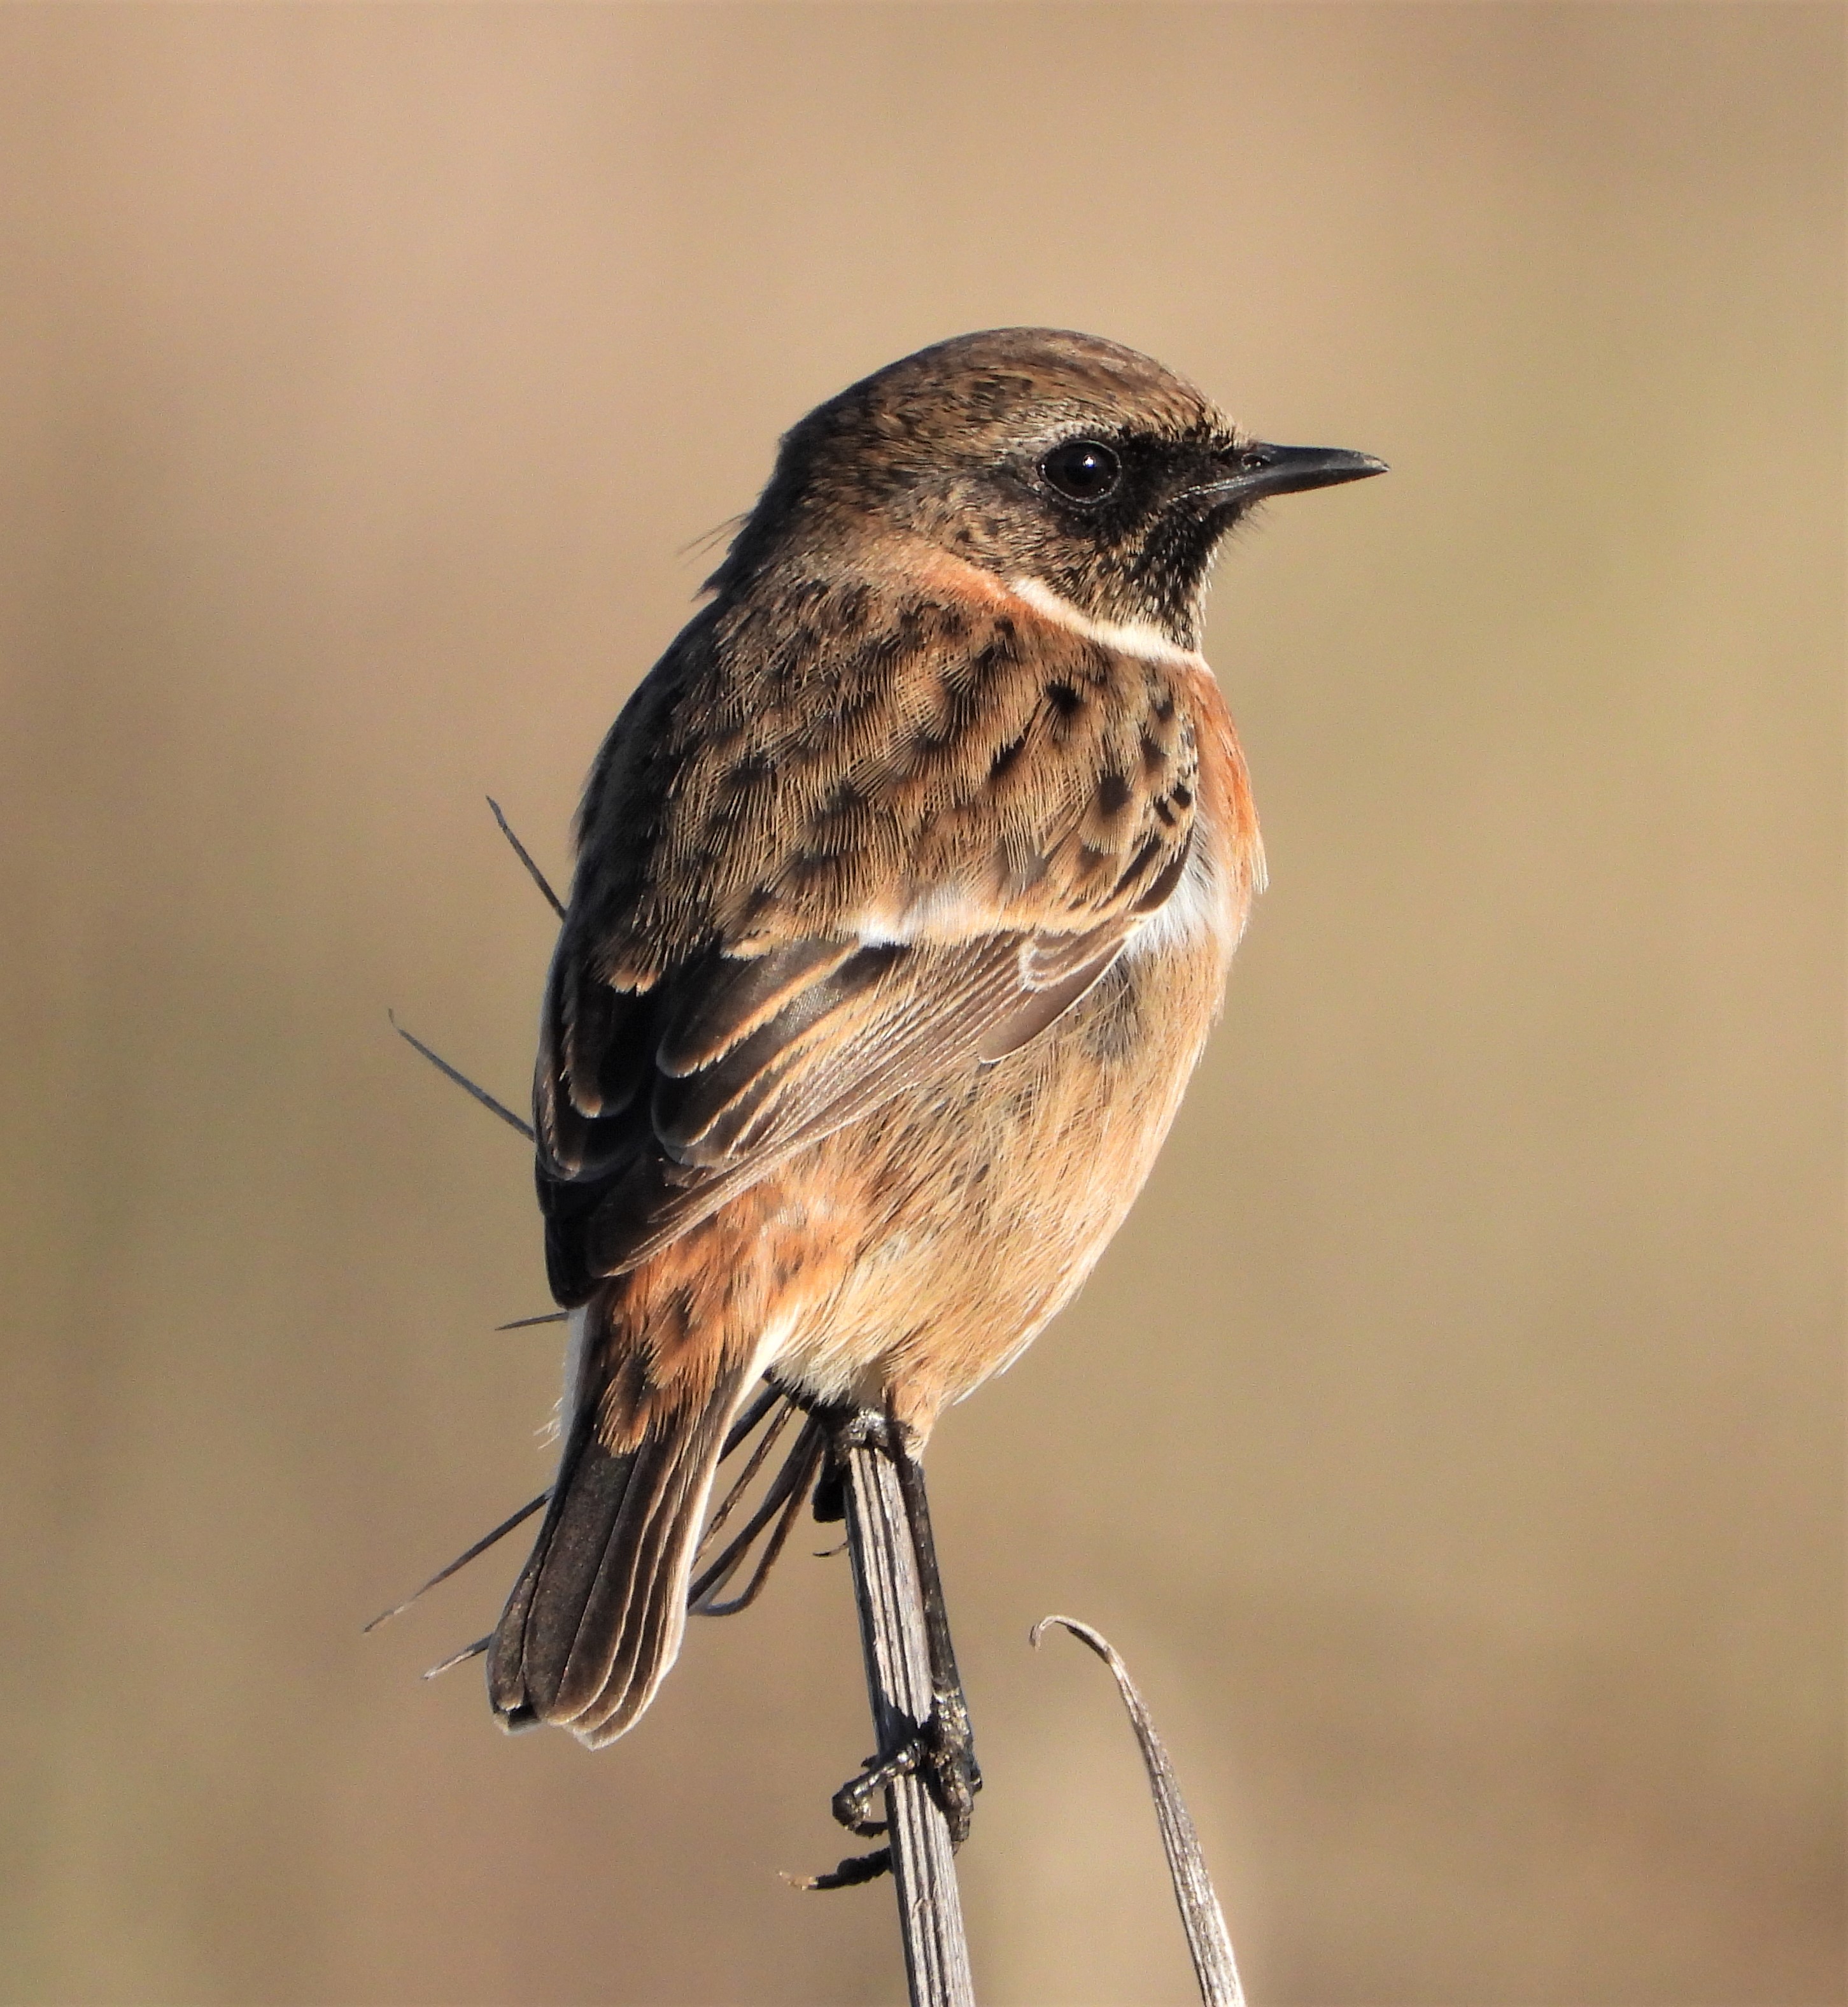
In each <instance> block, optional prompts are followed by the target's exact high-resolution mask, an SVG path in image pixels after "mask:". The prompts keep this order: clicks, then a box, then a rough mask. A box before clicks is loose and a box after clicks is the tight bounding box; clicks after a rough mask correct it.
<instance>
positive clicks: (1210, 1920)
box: [1032, 1617, 1244, 2007]
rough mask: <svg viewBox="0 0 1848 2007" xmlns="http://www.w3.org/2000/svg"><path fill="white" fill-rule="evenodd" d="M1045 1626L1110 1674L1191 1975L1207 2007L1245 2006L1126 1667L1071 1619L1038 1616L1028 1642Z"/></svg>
mask: <svg viewBox="0 0 1848 2007" xmlns="http://www.w3.org/2000/svg"><path fill="white" fill-rule="evenodd" d="M1047 1624H1061V1625H1063V1626H1064V1628H1065V1629H1066V1630H1068V1631H1070V1632H1071V1633H1072V1636H1073V1637H1074V1638H1078V1639H1079V1640H1080V1641H1081V1642H1082V1643H1084V1644H1086V1645H1089V1647H1090V1648H1091V1649H1092V1650H1093V1652H1095V1653H1096V1654H1097V1656H1098V1657H1099V1658H1100V1659H1101V1660H1103V1661H1104V1663H1105V1664H1106V1665H1107V1666H1108V1667H1110V1669H1111V1672H1113V1673H1114V1674H1115V1675H1116V1680H1117V1691H1118V1692H1119V1693H1120V1694H1121V1695H1122V1696H1123V1705H1124V1706H1125V1707H1126V1708H1127V1709H1128V1710H1129V1720H1130V1723H1131V1725H1132V1727H1134V1728H1135V1739H1136V1741H1138V1742H1139V1743H1140V1744H1142V1762H1143V1765H1144V1766H1145V1767H1146V1769H1147V1770H1148V1772H1149V1790H1151V1791H1152V1792H1153V1794H1154V1797H1155V1816H1156V1820H1157V1821H1158V1822H1160V1826H1161V1843H1162V1846H1163V1849H1164V1850H1166V1852H1167V1857H1168V1874H1169V1875H1170V1878H1172V1880H1173V1882H1174V1900H1175V1902H1176V1903H1177V1904H1178V1905H1179V1906H1180V1910H1181V1923H1182V1924H1183V1925H1184V1928H1185V1929H1186V1931H1187V1948H1188V1950H1189V1951H1190V1952H1192V1954H1193V1961H1194V1976H1195V1978H1196V1979H1198V1980H1199V1984H1200V1998H1201V1999H1202V2001H1203V2002H1205V2003H1206V2007H1244V1988H1242V1987H1241V1985H1240V1984H1239V1983H1238V1966H1237V1963H1236V1962H1235V1961H1234V1958H1233V1956H1232V1939H1231V1938H1230V1935H1229V1934H1228V1933H1227V1929H1226V1919H1225V1917H1224V1915H1223V1913H1222V1911H1221V1910H1220V1904H1219V1898H1218V1896H1216V1895H1215V1894H1214V1893H1213V1878H1212V1877H1211V1876H1210V1875H1209V1874H1208V1873H1207V1872H1206V1857H1205V1855H1204V1854H1202V1853H1201V1851H1200V1836H1199V1834H1198V1833H1197V1832H1195V1831H1194V1822H1193V1821H1192V1819H1191V1818H1188V1813H1187V1807H1186V1806H1185V1805H1184V1804H1183V1803H1182V1802H1181V1787H1180V1785H1179V1784H1178V1783H1177V1782H1176V1781H1175V1778H1174V1765H1173V1763H1172V1762H1170V1761H1169V1758H1168V1752H1167V1746H1166V1745H1165V1744H1163V1741H1162V1739H1161V1737H1160V1736H1159V1735H1158V1734H1156V1732H1155V1723H1153V1721H1152V1720H1150V1719H1149V1710H1148V1709H1147V1708H1146V1706H1145V1705H1143V1704H1142V1695H1140V1694H1139V1693H1138V1692H1137V1691H1136V1690H1135V1681H1133V1680H1132V1679H1131V1678H1130V1677H1129V1668H1128V1667H1127V1666H1125V1664H1124V1663H1123V1661H1122V1660H1121V1659H1120V1658H1118V1656H1117V1653H1116V1651H1115V1649H1114V1647H1113V1646H1112V1645H1111V1642H1110V1640H1109V1639H1108V1638H1106V1637H1104V1635H1102V1634H1101V1633H1100V1632H1098V1631H1093V1629H1092V1628H1091V1627H1090V1625H1089V1624H1080V1623H1079V1621H1077V1619H1076V1618H1075V1617H1041V1618H1040V1621H1039V1622H1038V1623H1037V1624H1035V1625H1034V1626H1033V1634H1032V1635H1033V1642H1034V1644H1035V1645H1037V1644H1038V1643H1039V1642H1040V1633H1041V1632H1042V1631H1044V1630H1045V1628H1046V1627H1047Z"/></svg>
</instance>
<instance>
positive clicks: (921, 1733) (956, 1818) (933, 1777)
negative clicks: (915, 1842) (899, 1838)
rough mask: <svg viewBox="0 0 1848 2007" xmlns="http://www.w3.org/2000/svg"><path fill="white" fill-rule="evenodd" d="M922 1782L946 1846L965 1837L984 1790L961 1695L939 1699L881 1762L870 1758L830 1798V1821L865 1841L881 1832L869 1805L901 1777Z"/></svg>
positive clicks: (882, 1827)
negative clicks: (943, 1825)
mask: <svg viewBox="0 0 1848 2007" xmlns="http://www.w3.org/2000/svg"><path fill="white" fill-rule="evenodd" d="M912 1776H921V1777H922V1778H923V1779H924V1783H925V1786H926V1787H927V1788H928V1790H929V1792H930V1794H931V1797H932V1798H933V1799H934V1800H935V1801H936V1804H937V1808H938V1811H941V1812H942V1814H943V1816H944V1818H945V1822H947V1824H948V1825H949V1837H950V1844H951V1845H952V1847H960V1846H961V1845H962V1844H963V1841H964V1840H966V1839H967V1838H968V1837H969V1828H970V1822H971V1821H972V1819H973V1817H974V1812H975V1794H976V1793H977V1791H979V1790H980V1789H981V1788H982V1772H981V1769H980V1765H978V1764H977V1762H976V1760H975V1737H974V1736H973V1734H971V1733H970V1726H969V1710H968V1709H967V1707H966V1705H964V1703H963V1697H962V1695H960V1694H938V1695H937V1696H936V1697H935V1699H934V1700H933V1701H932V1702H931V1712H930V1713H929V1714H928V1716H926V1717H925V1718H924V1721H923V1722H922V1723H920V1725H919V1727H917V1728H916V1729H914V1730H913V1731H912V1733H911V1734H910V1735H908V1736H907V1737H906V1738H905V1740H904V1741H903V1742H901V1743H900V1744H899V1746H898V1748H896V1749H895V1750H893V1751H892V1752H891V1753H890V1754H889V1755H885V1756H883V1757H880V1758H870V1759H869V1760H868V1763H867V1766H866V1768H865V1769H864V1770H862V1771H861V1772H860V1774H859V1776H857V1777H850V1778H849V1779H847V1782H846V1783H844V1784H843V1785H842V1786H841V1787H840V1790H838V1791H836V1793H835V1794H834V1798H833V1805H832V1809H833V1812H834V1816H835V1818H836V1819H838V1820H839V1821H840V1823H841V1824H842V1825H844V1826H845V1827H846V1828H847V1830H848V1831H849V1832H857V1833H860V1834H862V1835H864V1836H867V1837H868V1838H870V1837H871V1836H873V1835H875V1834H876V1833H882V1832H885V1829H886V1825H885V1820H884V1819H882V1818H875V1816H874V1815H873V1811H872V1805H873V1801H874V1800H875V1798H877V1797H878V1796H879V1794H881V1793H882V1791H885V1790H887V1789H889V1787H891V1786H892V1784H894V1783H896V1782H897V1781H898V1779H899V1778H900V1777H912Z"/></svg>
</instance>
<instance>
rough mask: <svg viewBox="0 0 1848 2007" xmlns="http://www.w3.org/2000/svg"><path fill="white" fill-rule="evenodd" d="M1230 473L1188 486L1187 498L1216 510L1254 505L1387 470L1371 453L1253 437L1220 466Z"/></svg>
mask: <svg viewBox="0 0 1848 2007" xmlns="http://www.w3.org/2000/svg"><path fill="white" fill-rule="evenodd" d="M1221 464H1222V465H1224V466H1227V467H1228V468H1229V470H1230V471H1228V472H1227V474H1226V475H1225V477H1224V478H1223V479H1221V480H1218V481H1206V482H1205V483H1203V484H1202V485H1201V486H1200V487H1198V488H1190V489H1188V492H1187V499H1188V501H1190V502H1208V503H1213V504H1214V505H1215V506H1218V505H1220V504H1221V503H1227V502H1237V503H1246V502H1258V501H1262V499H1263V498H1264V497H1265V496H1267V495H1294V494H1297V492H1300V491H1301V489H1305V488H1335V487H1339V485H1340V484H1341V483H1342V482H1343V481H1364V480H1365V479H1366V478H1368V475H1369V474H1384V473H1385V472H1386V471H1387V469H1386V463H1385V461H1384V460H1375V458H1374V457H1373V455H1372V454H1371V453H1349V452H1346V450H1343V448H1342V447H1340V446H1266V445H1265V444H1264V443H1263V442H1262V440H1257V439H1254V440H1253V441H1252V442H1251V444H1250V445H1249V446H1244V447H1241V449H1240V450H1238V451H1237V453H1227V455H1226V456H1225V457H1224V460H1223V461H1222V463H1221Z"/></svg>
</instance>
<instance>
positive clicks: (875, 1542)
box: [847, 1447, 975, 2007]
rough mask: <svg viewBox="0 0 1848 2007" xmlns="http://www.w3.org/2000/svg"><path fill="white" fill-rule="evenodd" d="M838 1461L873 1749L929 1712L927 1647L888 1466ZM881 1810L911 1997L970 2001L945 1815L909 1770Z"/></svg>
mask: <svg viewBox="0 0 1848 2007" xmlns="http://www.w3.org/2000/svg"><path fill="white" fill-rule="evenodd" d="M847 1542H848V1551H849V1553H850V1554H851V1555H852V1557H853V1564H854V1596H855V1599H856V1600H857V1603H858V1604H859V1607H860V1642H861V1645H862V1647H863V1649H864V1652H865V1654H866V1685H867V1693H868V1698H870V1699H871V1702H872V1710H873V1727H874V1730H875V1733H876V1734H877V1736H878V1747H879V1750H880V1751H881V1753H883V1752H884V1751H886V1750H889V1749H896V1748H899V1745H900V1744H903V1742H904V1741H906V1739H907V1738H908V1737H910V1736H912V1735H913V1734H916V1732H917V1729H918V1728H919V1727H920V1725H921V1724H922V1723H923V1722H924V1720H925V1719H926V1718H927V1717H928V1715H929V1713H930V1712H931V1672H930V1653H929V1648H928V1643H927V1642H926V1639H925V1635H924V1603H923V1600H922V1598H921V1597H920V1595H919V1593H918V1587H917V1562H916V1559H915V1557H914V1556H913V1552H912V1547H911V1535H910V1527H909V1525H908V1523H907V1522H906V1518H905V1508H904V1501H903V1497H902V1495H901V1494H900V1493H899V1480H898V1473H896V1471H895V1470H894V1469H892V1459H890V1458H889V1457H888V1456H887V1455H885V1454H884V1452H883V1451H880V1450H878V1449H876V1448H871V1447H864V1448H860V1447H856V1448H851V1449H850V1450H848V1451H847ZM885 1817H886V1821H887V1825H888V1832H887V1835H886V1837H887V1839H888V1840H889V1843H890V1844H891V1847H892V1881H893V1884H894V1885H895V1886H896V1889H897V1892H898V1903H899V1929H900V1931H902V1932H903V1936H904V1941H905V1973H906V1978H907V1979H908V1980H909V1981H910V1988H911V2007H975V1989H974V1988H973V1984H971V1982H970V1976H969V1947H968V1945H967V1943H966V1942H965V1940H964V1938H963V1903H962V1898H961V1896H959V1894H958V1892H957V1889H956V1857H955V1854H954V1851H953V1850H952V1847H951V1846H950V1839H949V1823H948V1822H947V1821H946V1820H945V1818H944V1815H943V1814H942V1811H941V1810H939V1808H938V1804H937V1801H935V1799H934V1798H933V1797H931V1792H930V1787H928V1785H927V1784H926V1783H925V1782H924V1779H923V1778H922V1777H921V1776H906V1777H899V1778H898V1779H896V1780H895V1781H894V1782H893V1783H891V1784H890V1785H889V1786H888V1787H887V1788H886V1793H885Z"/></svg>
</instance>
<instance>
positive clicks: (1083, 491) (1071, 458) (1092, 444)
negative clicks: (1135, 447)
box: [1040, 439, 1123, 502]
mask: <svg viewBox="0 0 1848 2007" xmlns="http://www.w3.org/2000/svg"><path fill="white" fill-rule="evenodd" d="M1040 473H1041V474H1044V476H1045V478H1046V482H1047V486H1048V487H1051V488H1054V489H1057V490H1058V492H1059V493H1060V494H1061V495H1063V496H1065V499H1067V500H1068V501H1070V502H1101V501H1102V500H1103V499H1104V497H1105V496H1107V495H1108V494H1110V493H1111V491H1112V490H1113V489H1114V488H1115V487H1116V485H1117V483H1118V481H1120V480H1121V478H1123V463H1122V461H1121V460H1119V459H1118V457H1117V456H1116V454H1115V453H1113V452H1112V451H1111V449H1110V448H1109V447H1108V446H1104V445H1103V444H1101V443H1100V442H1099V441H1097V440H1096V439H1067V440H1066V441H1065V444H1064V445H1063V446H1054V448H1053V449H1052V450H1051V453H1048V454H1047V456H1046V457H1045V458H1044V460H1041V461H1040Z"/></svg>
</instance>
